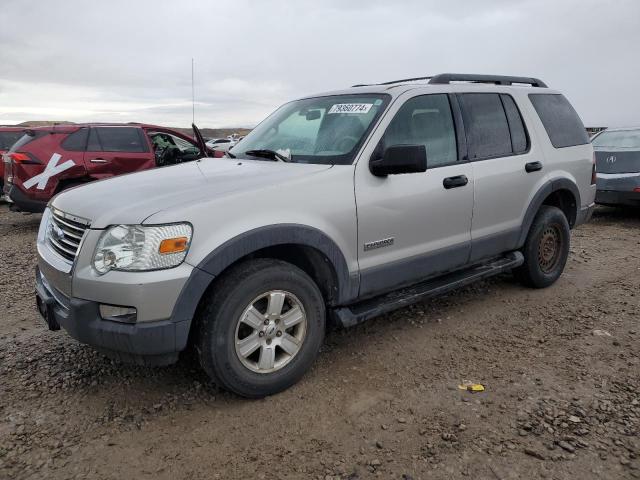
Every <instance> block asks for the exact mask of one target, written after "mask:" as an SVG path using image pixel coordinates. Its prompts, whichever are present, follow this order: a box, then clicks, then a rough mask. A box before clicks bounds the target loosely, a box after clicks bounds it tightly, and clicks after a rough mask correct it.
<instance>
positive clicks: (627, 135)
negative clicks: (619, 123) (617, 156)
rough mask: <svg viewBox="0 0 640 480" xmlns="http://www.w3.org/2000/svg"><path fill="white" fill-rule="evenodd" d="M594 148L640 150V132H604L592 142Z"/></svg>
mask: <svg viewBox="0 0 640 480" xmlns="http://www.w3.org/2000/svg"><path fill="white" fill-rule="evenodd" d="M591 143H593V146H594V147H613V148H639V149H640V130H617V131H611V132H602V133H601V134H600V135H598V136H597V137H596V138H594V139H593V141H592V142H591Z"/></svg>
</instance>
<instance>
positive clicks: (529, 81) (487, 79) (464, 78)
mask: <svg viewBox="0 0 640 480" xmlns="http://www.w3.org/2000/svg"><path fill="white" fill-rule="evenodd" d="M451 82H472V83H494V84H496V85H513V84H514V83H517V84H522V85H531V86H532V87H540V88H547V84H546V83H544V82H543V81H542V80H539V79H537V78H533V77H512V76H506V75H476V74H473V73H441V74H440V75H435V76H433V77H431V79H430V80H429V83H431V84H435V85H441V84H447V83H451Z"/></svg>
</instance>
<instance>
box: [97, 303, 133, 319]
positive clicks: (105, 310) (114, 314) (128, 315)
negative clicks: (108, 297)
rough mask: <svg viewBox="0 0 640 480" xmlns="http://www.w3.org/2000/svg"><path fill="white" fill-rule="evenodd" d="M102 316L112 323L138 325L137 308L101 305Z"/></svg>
mask: <svg viewBox="0 0 640 480" xmlns="http://www.w3.org/2000/svg"><path fill="white" fill-rule="evenodd" d="M100 316H101V317H102V319H103V320H110V321H112V322H122V323H136V320H137V318H138V311H137V310H136V308H135V307H120V306H117V305H105V304H100Z"/></svg>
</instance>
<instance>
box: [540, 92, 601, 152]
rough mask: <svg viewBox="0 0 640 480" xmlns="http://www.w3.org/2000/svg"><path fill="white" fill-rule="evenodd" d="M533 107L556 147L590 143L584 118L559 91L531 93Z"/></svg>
mask: <svg viewBox="0 0 640 480" xmlns="http://www.w3.org/2000/svg"><path fill="white" fill-rule="evenodd" d="M529 99H530V100H531V103H532V104H533V108H535V109H536V112H538V116H539V117H540V120H541V121H542V125H544V129H545V130H546V131H547V135H549V140H551V144H552V145H553V146H554V147H555V148H564V147H573V146H575V145H584V144H587V143H589V136H588V135H587V131H586V129H585V128H584V125H583V124H582V120H580V117H579V116H578V114H577V113H576V111H575V110H574V108H573V107H572V106H571V104H570V103H569V101H568V100H567V99H566V98H565V97H564V96H563V95H560V94H558V93H553V94H552V93H530V94H529Z"/></svg>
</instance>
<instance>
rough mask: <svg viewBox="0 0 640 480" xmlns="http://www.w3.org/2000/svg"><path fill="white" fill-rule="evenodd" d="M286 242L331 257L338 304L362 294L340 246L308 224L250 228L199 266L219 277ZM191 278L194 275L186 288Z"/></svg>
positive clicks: (208, 256) (198, 266)
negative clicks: (246, 259)
mask: <svg viewBox="0 0 640 480" xmlns="http://www.w3.org/2000/svg"><path fill="white" fill-rule="evenodd" d="M286 244H295V245H301V246H306V247H311V248H315V249H316V250H318V251H320V252H321V253H322V254H323V255H324V256H325V257H326V258H327V259H328V260H329V262H330V264H331V266H332V267H333V270H334V272H335V274H336V282H337V292H336V303H338V304H341V303H348V302H350V301H352V300H354V299H355V298H356V297H357V296H358V287H359V282H357V281H356V282H354V281H353V279H352V277H351V275H350V272H349V269H348V267H347V262H346V260H345V257H344V255H343V254H342V251H341V250H340V248H339V247H338V246H337V245H336V243H335V242H334V241H333V240H332V239H331V238H329V237H328V236H327V235H325V234H324V233H323V232H321V231H320V230H318V229H316V228H313V227H308V226H306V225H300V224H294V223H283V224H277V225H267V226H264V227H259V228H256V229H254V230H250V231H248V232H245V233H243V234H241V235H238V236H237V237H235V238H232V239H231V240H228V241H227V242H225V243H223V244H222V245H220V246H219V247H218V248H216V249H215V250H214V251H212V252H211V253H210V254H209V255H207V257H206V258H205V259H204V260H203V261H202V262H200V264H199V265H197V268H198V269H200V270H203V271H204V272H207V273H208V274H210V275H212V276H214V277H215V276H218V275H220V273H222V272H223V271H224V270H225V269H226V268H227V267H228V266H229V265H231V264H232V263H234V262H236V261H237V260H239V259H240V258H242V257H245V256H247V255H249V254H251V253H254V252H257V251H258V250H262V249H263V248H267V247H274V246H277V245H286ZM192 276H193V274H192ZM191 280H192V279H191V277H190V278H189V280H188V282H187V285H185V287H184V288H185V289H186V288H188V285H190V283H191ZM183 291H184V290H183Z"/></svg>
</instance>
